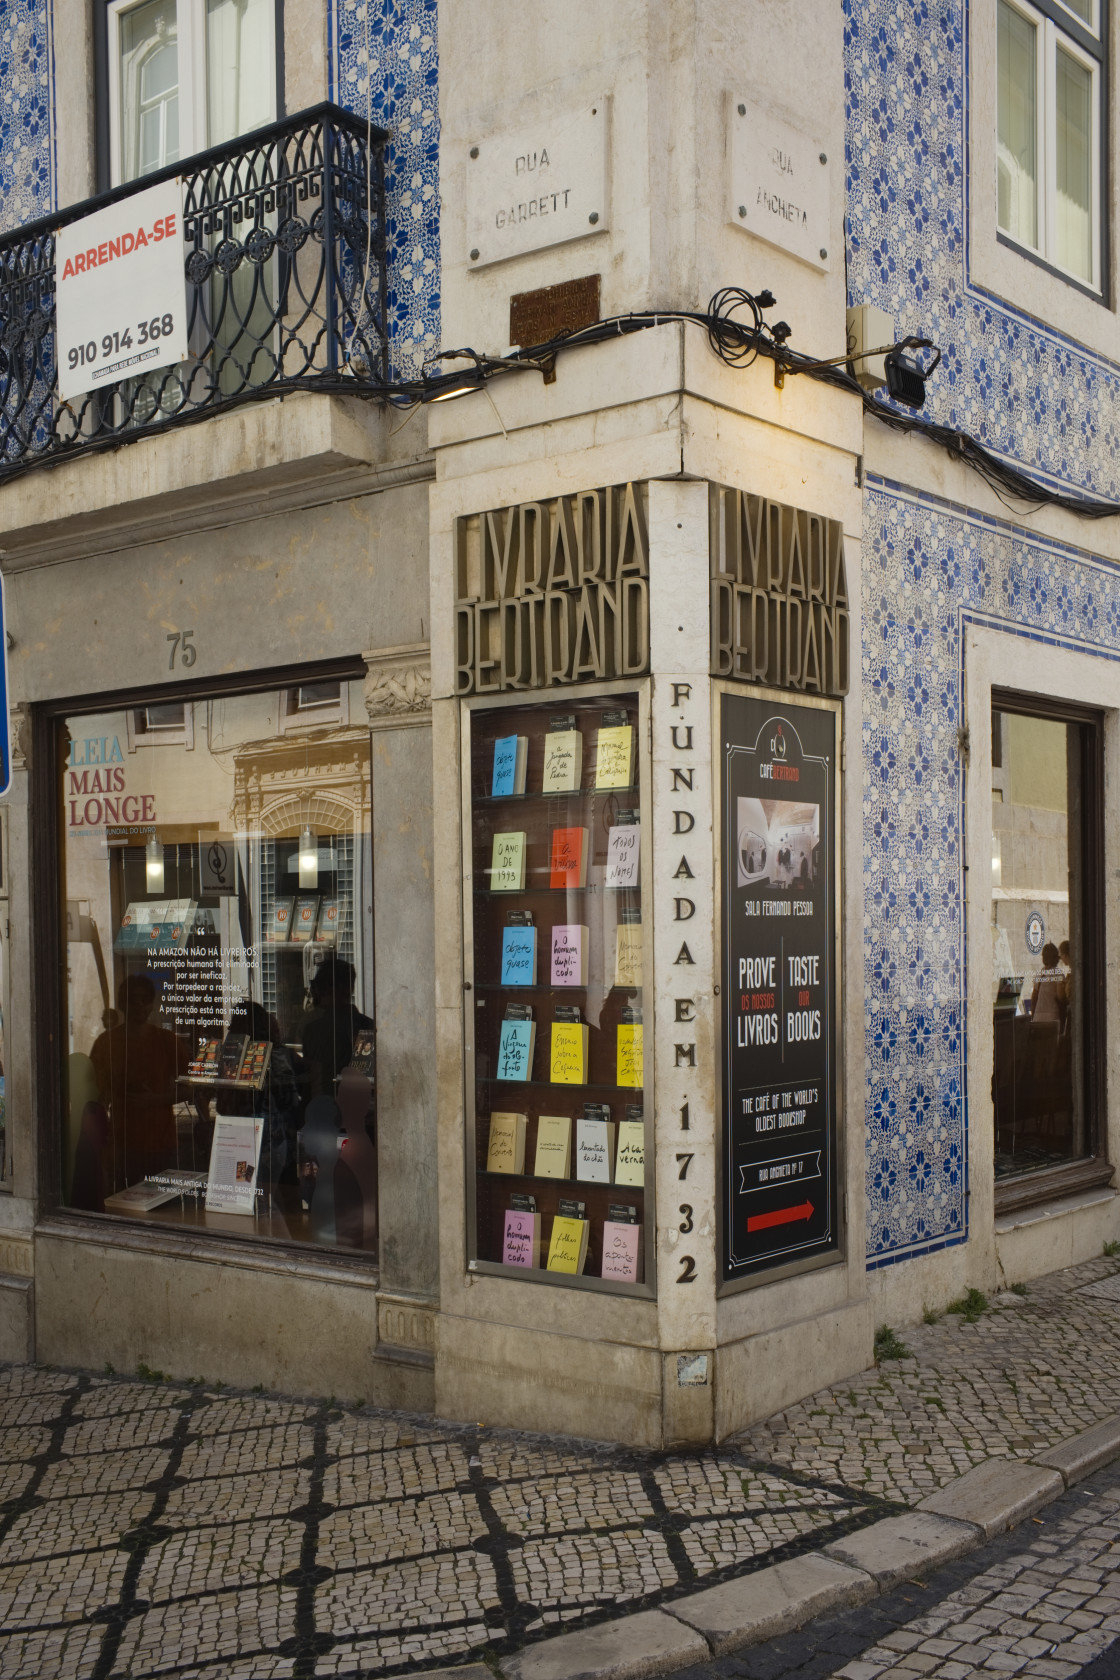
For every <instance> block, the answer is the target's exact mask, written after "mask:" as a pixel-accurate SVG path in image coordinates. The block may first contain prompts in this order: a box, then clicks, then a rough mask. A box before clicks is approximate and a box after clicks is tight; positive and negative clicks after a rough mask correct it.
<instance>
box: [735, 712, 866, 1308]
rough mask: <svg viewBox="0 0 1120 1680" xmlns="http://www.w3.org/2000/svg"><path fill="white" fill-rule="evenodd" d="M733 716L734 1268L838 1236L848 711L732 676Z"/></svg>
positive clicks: (798, 1255)
mask: <svg viewBox="0 0 1120 1680" xmlns="http://www.w3.org/2000/svg"><path fill="white" fill-rule="evenodd" d="M720 728H721V750H722V766H723V778H722V781H723V787H722V809H721V819H722V837H723V839H722V848H721V850H722V857H723V903H722V918H723V975H722V980H723V1000H724V1007H723V1154H724V1198H725V1201H724V1218H723V1276H724V1280H725V1281H726V1282H731V1281H733V1280H734V1279H736V1278H743V1277H748V1276H750V1275H751V1274H752V1273H755V1272H760V1271H764V1270H766V1269H767V1268H769V1267H772V1266H777V1265H781V1264H783V1263H786V1262H789V1261H793V1260H802V1259H807V1258H811V1257H813V1256H815V1255H820V1254H827V1253H829V1252H830V1251H833V1250H835V1248H836V1247H837V1236H836V1066H835V1062H836V1043H835V992H834V988H835V973H834V954H835V935H836V926H835V914H836V907H835V903H834V886H835V880H836V869H835V866H836V852H835V815H836V813H835V780H836V778H835V769H836V728H837V714H836V712H835V710H834V709H832V708H831V707H828V706H807V705H794V704H787V703H786V702H785V701H784V700H783V699H781V698H780V697H777V696H775V697H771V698H758V697H756V696H753V695H745V694H736V693H729V692H726V691H725V692H723V693H722V694H721V696H720Z"/></svg>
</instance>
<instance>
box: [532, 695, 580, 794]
mask: <svg viewBox="0 0 1120 1680" xmlns="http://www.w3.org/2000/svg"><path fill="white" fill-rule="evenodd" d="M575 724H576V720H575V714H574V713H567V714H566V715H565V716H563V717H554V718H553V719H552V721H551V723H550V725H549V731H548V734H547V735H546V736H545V738H544V772H543V775H542V779H541V792H542V793H575V792H576V790H577V789H578V787H579V784H580V779H581V777H582V775H583V736H582V735H581V734H580V732H579V730H578V729H577V728H576V726H575Z"/></svg>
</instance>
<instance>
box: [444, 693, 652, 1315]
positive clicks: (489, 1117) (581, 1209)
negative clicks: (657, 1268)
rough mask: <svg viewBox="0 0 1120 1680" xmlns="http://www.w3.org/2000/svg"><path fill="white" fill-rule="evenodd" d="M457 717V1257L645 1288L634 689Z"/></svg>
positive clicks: (546, 1277)
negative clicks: (462, 1168) (465, 754)
mask: <svg viewBox="0 0 1120 1680" xmlns="http://www.w3.org/2000/svg"><path fill="white" fill-rule="evenodd" d="M470 718H471V746H470V757H469V777H470V780H469V787H468V788H467V790H466V796H467V801H468V807H469V809H468V816H469V825H470V836H471V840H470V845H471V859H470V862H469V864H468V868H469V870H470V874H471V887H472V892H471V895H470V898H469V900H468V904H467V917H468V926H467V951H468V968H467V976H468V980H469V984H468V987H467V993H466V995H467V998H468V1008H469V1009H470V1010H471V1012H472V1014H473V1022H469V1023H468V1040H472V1039H473V1079H472V1080H471V1085H472V1088H473V1149H474V1162H475V1171H474V1205H473V1209H472V1213H473V1221H472V1224H473V1235H474V1245H473V1249H472V1255H473V1258H472V1260H471V1265H472V1268H473V1269H475V1270H484V1271H489V1272H495V1273H502V1274H506V1275H508V1276H513V1277H520V1278H523V1279H524V1278H531V1279H534V1280H537V1281H542V1282H559V1281H563V1282H565V1283H568V1284H571V1283H573V1282H576V1281H578V1282H579V1283H580V1284H582V1285H584V1286H586V1287H589V1288H599V1289H607V1290H610V1291H612V1292H616V1293H617V1292H619V1291H621V1292H623V1293H625V1292H627V1290H630V1291H632V1292H642V1293H644V1292H645V1291H644V1290H643V1289H642V1286H643V1285H644V1283H645V1261H646V1253H645V1251H646V1248H647V1241H646V1237H647V1216H651V1215H652V1193H651V1190H650V1186H649V1184H648V1182H647V1172H648V1165H647V1164H648V1163H649V1162H650V1161H651V1159H652V1151H651V1150H650V1149H648V1148H647V1147H646V1116H645V1100H644V1089H645V1064H644V1051H643V1026H642V976H643V946H642V932H643V930H642V887H641V866H642V805H641V795H642V789H641V785H640V784H641V777H640V774H639V765H640V759H641V755H640V752H639V728H638V724H639V702H638V696H637V695H636V694H633V693H623V694H607V695H597V696H596V697H594V698H591V697H585V696H583V695H581V696H579V697H578V698H573V697H572V696H571V695H570V693H566V694H563V695H558V696H556V697H555V698H554V699H553V700H552V701H551V702H545V703H543V704H542V703H539V702H538V703H536V704H534V705H529V706H526V705H521V706H517V705H514V706H507V705H496V706H493V707H488V708H486V709H483V708H481V707H480V708H478V709H473V710H472V711H471V713H470ZM472 1029H473V1030H472ZM471 1048H472V1045H471V1044H468V1058H470V1050H471ZM468 1065H470V1061H469V1062H468ZM647 1202H648V1203H649V1206H648V1207H647Z"/></svg>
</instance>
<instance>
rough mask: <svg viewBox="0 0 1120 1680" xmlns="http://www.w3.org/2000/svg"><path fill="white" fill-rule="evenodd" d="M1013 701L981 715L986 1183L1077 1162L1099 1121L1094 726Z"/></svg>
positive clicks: (1087, 1154)
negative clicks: (989, 1027)
mask: <svg viewBox="0 0 1120 1680" xmlns="http://www.w3.org/2000/svg"><path fill="white" fill-rule="evenodd" d="M1019 704H1021V703H1019ZM1019 704H1017V703H1016V701H1015V700H1014V699H1013V698H1012V697H1008V699H1007V700H1006V701H1005V702H1000V701H998V700H997V701H995V702H994V703H993V707H992V887H991V935H992V1008H993V1034H994V1061H995V1066H994V1077H993V1081H992V1097H993V1102H994V1107H995V1134H996V1135H995V1170H996V1178H997V1181H1000V1180H1010V1179H1012V1178H1020V1177H1022V1176H1023V1175H1037V1174H1041V1173H1043V1172H1044V1171H1045V1170H1046V1169H1054V1168H1061V1167H1064V1166H1066V1165H1068V1164H1070V1163H1073V1162H1079V1161H1081V1162H1087V1161H1089V1160H1090V1159H1091V1158H1092V1157H1094V1156H1095V1155H1096V1153H1097V1139H1098V1114H1099V1111H1100V1093H1099V1091H1098V1089H1097V1078H1096V1075H1097V1069H1098V1067H1099V1061H1098V1057H1097V1054H1096V1045H1097V1043H1098V1042H1099V1020H1098V1009H1099V1005H1100V1002H1101V999H1102V997H1103V990H1104V988H1103V973H1102V951H1101V947H1100V930H1101V925H1102V917H1101V914H1100V902H1101V881H1100V857H1101V849H1100V843H1099V835H1100V806H1099V798H1100V791H1101V774H1100V726H1099V723H1098V722H1097V721H1096V720H1094V719H1087V718H1080V717H1064V716H1061V715H1054V714H1053V713H1051V715H1042V716H1039V715H1034V714H1033V713H1029V712H1027V711H1026V710H1020V709H1019ZM1040 709H1041V708H1040Z"/></svg>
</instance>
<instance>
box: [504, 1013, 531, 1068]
mask: <svg viewBox="0 0 1120 1680" xmlns="http://www.w3.org/2000/svg"><path fill="white" fill-rule="evenodd" d="M535 1036H536V1031H535V1023H534V1022H533V1021H503V1022H502V1036H501V1039H500V1040H499V1043H498V1078H499V1079H528V1078H529V1077H530V1075H531V1074H532V1071H533V1039H534V1037H535Z"/></svg>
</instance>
